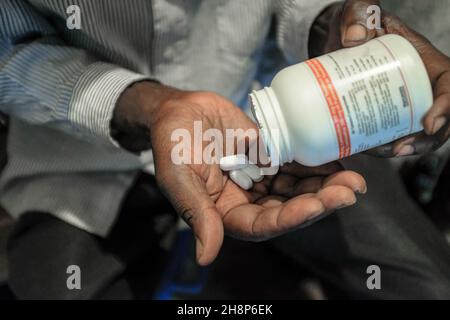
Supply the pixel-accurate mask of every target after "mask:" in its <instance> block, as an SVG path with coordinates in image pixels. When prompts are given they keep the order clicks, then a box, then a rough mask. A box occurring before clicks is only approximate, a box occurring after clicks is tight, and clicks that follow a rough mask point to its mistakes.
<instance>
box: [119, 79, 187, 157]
mask: <svg viewBox="0 0 450 320" xmlns="http://www.w3.org/2000/svg"><path fill="white" fill-rule="evenodd" d="M181 92H182V91H180V90H177V89H174V88H171V87H167V86H164V85H162V84H160V83H157V82H154V81H141V82H136V83H134V84H133V85H131V86H130V87H128V88H127V89H126V90H125V91H124V92H123V93H122V95H121V96H120V98H119V100H118V102H117V105H116V108H115V109H114V114H113V118H112V120H111V135H112V137H113V138H114V139H115V140H116V141H117V142H118V143H119V145H120V146H121V147H123V148H124V149H126V150H128V151H131V152H135V153H139V152H141V151H143V150H148V149H150V148H151V126H152V122H153V120H154V119H155V118H156V113H157V112H158V111H159V110H160V109H161V107H162V106H163V105H164V103H165V102H166V101H168V100H170V99H173V98H176V97H177V96H178V95H180V93H181Z"/></svg>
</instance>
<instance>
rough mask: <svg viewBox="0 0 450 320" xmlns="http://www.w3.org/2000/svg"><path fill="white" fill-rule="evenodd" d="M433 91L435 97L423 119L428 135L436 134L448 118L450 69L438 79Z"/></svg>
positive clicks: (449, 109)
mask: <svg viewBox="0 0 450 320" xmlns="http://www.w3.org/2000/svg"><path fill="white" fill-rule="evenodd" d="M435 91H436V97H437V98H436V99H435V101H434V103H433V105H432V107H431V109H430V111H428V113H427V114H426V115H425V117H424V119H423V126H424V129H425V132H426V133H427V134H428V135H434V134H436V133H437V132H438V131H439V130H441V129H442V127H444V126H445V125H446V124H447V122H448V120H449V119H450V71H449V72H446V73H445V74H444V75H443V76H442V77H441V78H440V79H439V81H438V83H437V85H436V89H435Z"/></svg>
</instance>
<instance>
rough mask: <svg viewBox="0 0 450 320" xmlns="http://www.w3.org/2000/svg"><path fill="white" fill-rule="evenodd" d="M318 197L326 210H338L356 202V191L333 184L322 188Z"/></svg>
mask: <svg viewBox="0 0 450 320" xmlns="http://www.w3.org/2000/svg"><path fill="white" fill-rule="evenodd" d="M316 197H317V198H318V199H319V200H320V201H321V202H322V204H323V206H324V207H325V209H326V210H337V209H341V208H345V207H348V206H351V205H353V204H355V203H356V196H355V193H354V192H353V191H352V190H351V189H350V188H347V187H344V186H340V185H332V186H329V187H326V188H324V189H322V190H320V191H319V192H318V193H317V195H316Z"/></svg>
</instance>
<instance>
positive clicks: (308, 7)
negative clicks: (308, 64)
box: [275, 0, 338, 63]
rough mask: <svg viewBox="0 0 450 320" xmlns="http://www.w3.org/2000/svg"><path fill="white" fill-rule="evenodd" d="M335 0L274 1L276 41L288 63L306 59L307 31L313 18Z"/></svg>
mask: <svg viewBox="0 0 450 320" xmlns="http://www.w3.org/2000/svg"><path fill="white" fill-rule="evenodd" d="M336 2H338V1H336V0H314V1H311V0H279V1H277V2H276V7H275V14H276V18H277V22H278V25H277V41H278V45H279V47H280V49H281V50H282V52H283V54H284V55H285V57H286V59H287V60H288V62H289V63H296V62H299V61H304V60H306V59H308V41H309V32H310V29H311V26H312V25H313V23H314V21H315V19H316V18H317V17H318V15H319V14H320V13H321V12H322V11H323V10H325V9H326V8H327V7H328V6H330V5H331V4H333V3H336Z"/></svg>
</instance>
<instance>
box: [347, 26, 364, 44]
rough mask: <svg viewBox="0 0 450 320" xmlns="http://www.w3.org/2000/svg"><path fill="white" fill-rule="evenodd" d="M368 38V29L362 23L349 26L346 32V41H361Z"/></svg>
mask: <svg viewBox="0 0 450 320" xmlns="http://www.w3.org/2000/svg"><path fill="white" fill-rule="evenodd" d="M366 39H367V29H366V28H365V27H364V26H362V25H360V24H354V25H351V26H350V27H348V29H347V31H346V32H345V37H344V42H346V43H347V42H361V41H364V40H366Z"/></svg>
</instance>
